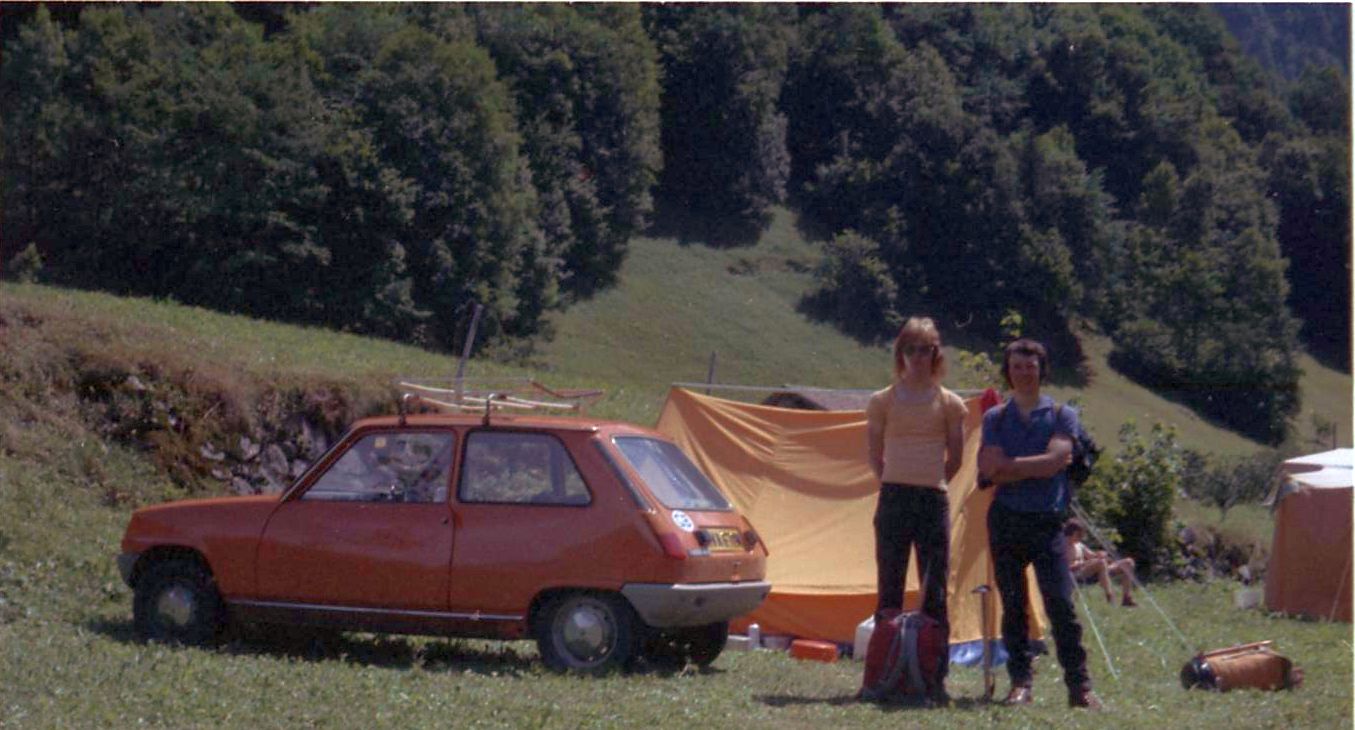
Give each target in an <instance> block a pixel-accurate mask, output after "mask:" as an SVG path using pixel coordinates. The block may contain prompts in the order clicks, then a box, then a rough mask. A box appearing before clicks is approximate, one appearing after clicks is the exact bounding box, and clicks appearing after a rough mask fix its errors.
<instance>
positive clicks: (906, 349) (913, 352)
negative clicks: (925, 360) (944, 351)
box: [901, 345, 936, 357]
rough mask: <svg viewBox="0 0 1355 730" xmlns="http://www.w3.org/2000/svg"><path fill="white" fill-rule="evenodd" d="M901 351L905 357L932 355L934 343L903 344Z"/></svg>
mask: <svg viewBox="0 0 1355 730" xmlns="http://www.w3.org/2000/svg"><path fill="white" fill-rule="evenodd" d="M901 351H902V352H903V354H904V356H905V357H916V356H918V355H932V354H935V353H936V345H904V346H903V347H902V348H901Z"/></svg>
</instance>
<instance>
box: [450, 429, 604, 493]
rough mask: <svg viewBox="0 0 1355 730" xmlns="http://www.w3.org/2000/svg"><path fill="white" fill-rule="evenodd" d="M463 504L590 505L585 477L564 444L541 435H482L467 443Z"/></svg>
mask: <svg viewBox="0 0 1355 730" xmlns="http://www.w3.org/2000/svg"><path fill="white" fill-rule="evenodd" d="M457 497H459V498H460V500H461V501H462V502H494V503H500V504H555V505H574V506H581V505H586V504H588V503H589V502H591V501H592V497H591V495H590V494H589V492H588V487H587V486H586V485H585V484H584V481H583V476H582V475H580V474H579V470H578V469H577V468H576V467H575V466H574V461H573V460H572V459H570V457H569V452H568V451H567V450H566V449H565V446H564V444H562V443H560V441H559V439H556V438H555V437H554V436H549V435H546V434H541V433H515V432H506V431H477V432H474V433H472V434H470V435H469V436H467V437H466V458H465V463H464V465H463V466H462V469H461V487H460V489H459V490H458V491H457Z"/></svg>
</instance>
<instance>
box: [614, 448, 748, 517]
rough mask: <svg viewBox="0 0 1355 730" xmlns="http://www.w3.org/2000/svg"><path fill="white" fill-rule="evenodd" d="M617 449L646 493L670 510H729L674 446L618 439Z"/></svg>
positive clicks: (706, 481)
mask: <svg viewBox="0 0 1355 730" xmlns="http://www.w3.org/2000/svg"><path fill="white" fill-rule="evenodd" d="M612 443H614V444H616V448H617V450H618V451H620V452H621V455H622V456H624V457H625V458H626V461H627V462H628V463H629V464H630V465H631V468H633V469H634V470H635V472H636V473H637V474H639V475H640V478H641V479H643V480H644V482H645V485H646V486H648V487H649V491H651V492H653V493H654V496H655V497H656V498H657V499H658V500H659V501H660V502H662V503H663V506H665V507H667V508H669V509H690V510H728V509H730V506H729V501H728V500H726V499H725V496H724V495H723V494H721V493H720V490H719V488H718V487H716V486H715V485H714V484H712V483H711V481H710V479H707V478H706V475H705V474H702V473H701V470H700V469H698V468H696V465H695V464H693V463H692V462H691V460H690V459H688V458H687V455H686V454H684V453H682V450H681V449H679V448H678V447H677V446H675V445H673V444H671V443H669V442H667V441H660V440H659V439H651V438H644V437H640V436H620V437H617V438H614V439H612Z"/></svg>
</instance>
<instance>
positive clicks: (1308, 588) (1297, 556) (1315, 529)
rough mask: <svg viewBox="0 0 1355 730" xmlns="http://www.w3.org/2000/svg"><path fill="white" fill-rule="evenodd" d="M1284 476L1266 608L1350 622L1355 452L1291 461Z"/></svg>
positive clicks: (1277, 502) (1277, 501)
mask: <svg viewBox="0 0 1355 730" xmlns="http://www.w3.org/2000/svg"><path fill="white" fill-rule="evenodd" d="M1281 473H1282V475H1283V479H1282V482H1281V485H1280V487H1279V490H1278V492H1277V493H1276V495H1275V500H1274V508H1275V537H1274V540H1273V542H1272V543H1271V550H1270V566H1269V568H1267V570H1266V608H1268V609H1270V610H1271V611H1280V612H1283V613H1292V614H1299V615H1303V616H1310V617H1312V618H1325V619H1329V620H1335V621H1346V622H1349V621H1350V620H1351V497H1352V484H1353V483H1355V449H1336V450H1334V451H1325V452H1322V453H1319V454H1309V455H1307V456H1300V457H1296V458H1293V459H1289V460H1288V461H1286V462H1284V465H1283V467H1282V468H1281Z"/></svg>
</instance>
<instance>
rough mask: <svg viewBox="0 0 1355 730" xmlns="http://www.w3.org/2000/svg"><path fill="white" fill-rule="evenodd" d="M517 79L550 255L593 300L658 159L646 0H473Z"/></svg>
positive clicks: (484, 35)
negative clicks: (519, 1) (583, 2)
mask: <svg viewBox="0 0 1355 730" xmlns="http://www.w3.org/2000/svg"><path fill="white" fill-rule="evenodd" d="M472 12H473V14H474V17H475V21H476V29H477V37H478V38H479V39H480V42H481V43H483V44H484V45H485V47H486V48H487V49H488V50H489V53H490V55H491V56H492V57H493V58H494V62H495V65H496V67H497V68H498V71H499V73H500V75H501V76H502V77H503V79H504V81H505V82H506V83H507V84H508V85H509V86H510V88H511V89H512V92H513V96H514V100H515V102H516V115H517V118H518V124H519V128H520V129H521V132H522V135H523V153H524V154H525V155H526V157H527V159H528V161H529V164H530V166H531V171H532V180H533V183H534V184H535V186H536V188H537V190H538V191H539V195H540V201H541V205H540V207H541V219H540V221H539V225H540V227H541V229H542V232H543V233H544V235H545V236H546V240H547V250H548V251H549V255H551V256H556V257H559V258H560V259H561V261H562V268H563V282H562V283H563V285H564V286H565V288H566V289H567V290H568V291H570V292H572V293H575V294H578V295H581V296H587V295H589V294H592V293H594V292H596V291H598V290H600V289H603V288H605V287H607V286H610V285H611V284H613V283H614V282H615V280H616V273H617V271H618V269H619V268H620V266H621V261H622V259H623V258H624V256H625V252H626V243H627V241H628V240H629V239H630V237H631V236H632V235H634V234H635V233H636V232H637V231H639V230H640V229H641V227H643V226H644V224H645V222H646V219H647V216H648V214H649V213H650V211H651V208H652V207H653V203H652V200H651V198H650V188H651V187H652V186H653V184H654V182H655V179H656V176H657V174H658V171H659V169H660V167H661V155H660V150H659V132H658V129H659V120H658V113H659V85H658V62H657V58H656V55H657V51H656V50H655V47H654V44H653V43H652V42H651V41H650V40H649V38H648V37H647V36H645V34H644V29H643V28H642V26H641V23H640V11H639V8H638V6H618V7H614V8H592V9H585V8H583V7H582V6H565V5H540V6H520V7H509V6H476V7H474V8H473V11H472Z"/></svg>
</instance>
